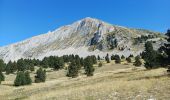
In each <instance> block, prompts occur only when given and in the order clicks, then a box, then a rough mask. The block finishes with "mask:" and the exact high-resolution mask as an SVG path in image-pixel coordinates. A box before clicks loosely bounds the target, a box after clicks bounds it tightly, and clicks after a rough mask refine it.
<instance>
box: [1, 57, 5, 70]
mask: <svg viewBox="0 0 170 100" xmlns="http://www.w3.org/2000/svg"><path fill="white" fill-rule="evenodd" d="M5 67H6V64H5V63H4V61H3V60H2V59H0V71H2V72H3V71H5Z"/></svg>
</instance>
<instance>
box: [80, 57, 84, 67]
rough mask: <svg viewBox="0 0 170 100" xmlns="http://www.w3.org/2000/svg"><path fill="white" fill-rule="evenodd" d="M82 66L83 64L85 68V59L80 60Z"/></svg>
mask: <svg viewBox="0 0 170 100" xmlns="http://www.w3.org/2000/svg"><path fill="white" fill-rule="evenodd" d="M80 64H81V66H84V59H83V58H80Z"/></svg>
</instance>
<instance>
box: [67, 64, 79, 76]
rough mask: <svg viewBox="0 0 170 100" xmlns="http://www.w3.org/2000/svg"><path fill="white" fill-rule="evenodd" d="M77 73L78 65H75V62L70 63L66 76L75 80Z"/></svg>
mask: <svg viewBox="0 0 170 100" xmlns="http://www.w3.org/2000/svg"><path fill="white" fill-rule="evenodd" d="M78 72H79V67H78V65H77V64H76V62H75V61H72V62H71V64H70V65H69V66H68V73H67V76H68V77H72V78H76V77H77V76H78Z"/></svg>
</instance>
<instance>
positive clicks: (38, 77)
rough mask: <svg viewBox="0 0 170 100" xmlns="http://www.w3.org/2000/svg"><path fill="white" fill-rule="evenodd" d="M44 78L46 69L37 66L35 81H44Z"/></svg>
mask: <svg viewBox="0 0 170 100" xmlns="http://www.w3.org/2000/svg"><path fill="white" fill-rule="evenodd" d="M45 80H46V71H45V70H43V69H42V68H39V69H38V70H37V72H36V76H35V83H40V82H45Z"/></svg>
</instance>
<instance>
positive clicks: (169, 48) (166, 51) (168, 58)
mask: <svg viewBox="0 0 170 100" xmlns="http://www.w3.org/2000/svg"><path fill="white" fill-rule="evenodd" d="M166 35H167V43H165V44H164V45H163V46H161V47H160V48H159V50H160V51H161V52H162V53H163V58H162V60H161V61H160V62H162V63H161V64H162V65H163V66H168V65H170V29H169V30H168V31H167V33H166ZM169 69H170V68H169Z"/></svg>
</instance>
